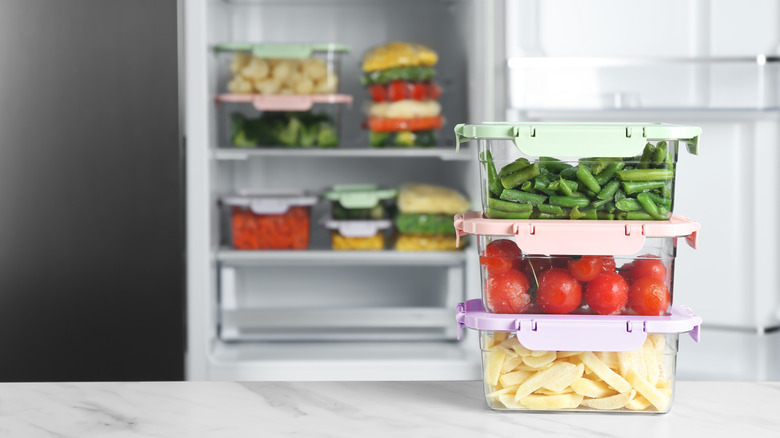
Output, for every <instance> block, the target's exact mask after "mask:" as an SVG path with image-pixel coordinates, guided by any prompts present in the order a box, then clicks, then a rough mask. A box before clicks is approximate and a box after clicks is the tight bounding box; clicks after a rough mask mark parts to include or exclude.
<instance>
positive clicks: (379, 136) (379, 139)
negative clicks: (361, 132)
mask: <svg viewBox="0 0 780 438" xmlns="http://www.w3.org/2000/svg"><path fill="white" fill-rule="evenodd" d="M389 142H390V133H389V132H374V131H369V132H368V144H369V145H371V147H382V146H387V144H388V143H389Z"/></svg>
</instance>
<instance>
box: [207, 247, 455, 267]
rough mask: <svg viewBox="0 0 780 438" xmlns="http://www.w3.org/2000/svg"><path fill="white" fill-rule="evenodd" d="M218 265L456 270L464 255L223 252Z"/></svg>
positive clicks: (349, 252) (402, 252) (217, 255)
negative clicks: (420, 267) (395, 267)
mask: <svg viewBox="0 0 780 438" xmlns="http://www.w3.org/2000/svg"><path fill="white" fill-rule="evenodd" d="M215 258H216V260H217V261H219V262H222V263H225V264H229V265H232V266H253V265H262V266H271V265H273V266H289V265H295V266H301V265H310V266H311V265H314V266H349V265H356V266H421V265H422V266H455V265H459V264H461V263H464V261H465V260H466V254H465V252H464V251H394V250H383V251H333V250H300V251H272V250H271V251H240V250H233V249H228V248H222V249H220V250H218V251H217V252H216V254H215Z"/></svg>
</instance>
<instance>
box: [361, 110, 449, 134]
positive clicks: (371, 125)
mask: <svg viewBox="0 0 780 438" xmlns="http://www.w3.org/2000/svg"><path fill="white" fill-rule="evenodd" d="M443 125H444V117H442V116H441V114H439V115H438V116H433V117H415V118H411V119H387V118H384V117H369V119H368V129H370V130H371V131H374V132H398V131H430V130H438V129H441V127H442V126H443Z"/></svg>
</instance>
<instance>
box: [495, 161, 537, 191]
mask: <svg viewBox="0 0 780 438" xmlns="http://www.w3.org/2000/svg"><path fill="white" fill-rule="evenodd" d="M530 165H531V163H530V162H529V161H528V160H527V159H525V158H518V159H517V160H515V161H512V162H511V163H509V164H507V165H506V166H504V167H503V168H502V169H501V172H498V177H499V178H504V177H506V176H509V175H510V174H512V173H515V172H517V171H519V170H522V169H525V168H526V167H528V166H530ZM507 188H511V187H507Z"/></svg>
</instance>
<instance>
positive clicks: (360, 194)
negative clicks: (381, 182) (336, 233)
mask: <svg viewBox="0 0 780 438" xmlns="http://www.w3.org/2000/svg"><path fill="white" fill-rule="evenodd" d="M397 193H398V192H397V190H396V189H383V188H381V187H380V186H378V185H375V184H343V185H336V186H333V188H331V189H330V190H329V191H327V192H325V193H323V194H322V196H323V197H324V198H325V199H328V200H330V201H332V203H331V210H332V213H331V215H332V217H333V219H339V220H341V219H363V220H365V219H385V218H387V217H389V214H390V208H391V205H392V201H393V200H395V197H396V195H397Z"/></svg>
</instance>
